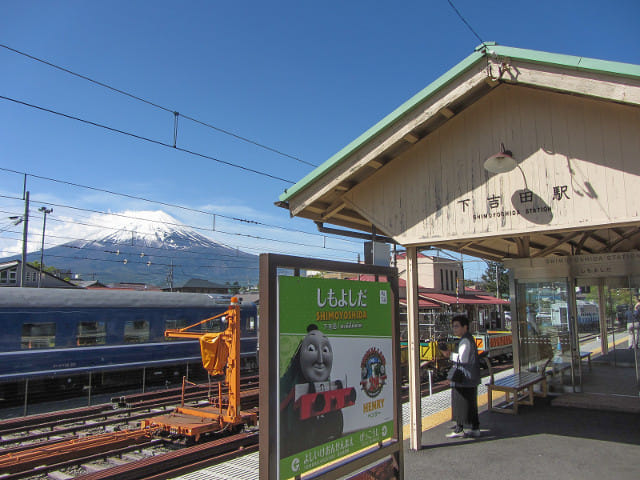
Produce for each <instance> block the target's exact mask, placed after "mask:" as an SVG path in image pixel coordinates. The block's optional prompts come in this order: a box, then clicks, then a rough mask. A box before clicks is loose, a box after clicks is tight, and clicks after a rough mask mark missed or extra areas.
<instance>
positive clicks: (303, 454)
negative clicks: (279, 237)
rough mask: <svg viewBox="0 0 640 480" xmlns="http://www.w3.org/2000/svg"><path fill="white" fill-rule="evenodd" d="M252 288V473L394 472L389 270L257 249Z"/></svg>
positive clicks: (394, 300) (399, 470) (396, 368)
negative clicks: (255, 448)
mask: <svg viewBox="0 0 640 480" xmlns="http://www.w3.org/2000/svg"><path fill="white" fill-rule="evenodd" d="M309 270H312V271H321V272H331V273H333V274H334V275H331V276H332V277H337V278H319V277H306V276H301V275H300V272H301V271H309ZM335 274H338V275H335ZM340 274H343V275H340ZM344 274H347V275H344ZM345 277H348V278H349V279H345ZM260 291H261V295H260V296H261V299H260V307H259V308H260V329H259V335H260V336H259V345H260V349H259V362H260V477H261V478H272V479H288V478H295V479H304V480H308V479H322V480H329V479H337V478H342V477H345V476H349V475H351V474H357V473H358V472H361V471H363V469H365V470H366V469H367V468H368V467H369V466H372V465H378V468H380V464H381V463H384V465H385V468H387V470H389V478H394V479H402V478H403V470H404V469H403V453H402V448H403V447H402V406H401V402H400V381H399V379H400V342H399V338H400V337H399V334H400V328H399V315H398V298H399V297H398V275H397V270H396V269H395V268H390V267H380V266H374V265H362V264H354V263H345V262H334V261H328V260H319V259H311V258H302V257H293V256H287V255H276V254H262V255H260Z"/></svg>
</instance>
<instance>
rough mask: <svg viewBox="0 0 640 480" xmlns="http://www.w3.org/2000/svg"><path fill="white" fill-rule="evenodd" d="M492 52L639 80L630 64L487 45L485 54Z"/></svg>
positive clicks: (638, 70)
mask: <svg viewBox="0 0 640 480" xmlns="http://www.w3.org/2000/svg"><path fill="white" fill-rule="evenodd" d="M492 52H495V54H496V55H498V56H500V57H508V58H517V59H519V60H525V61H529V62H532V63H542V64H547V65H557V66H559V67H563V68H570V69H571V68H572V69H575V70H584V71H589V72H602V73H606V74H608V75H617V76H621V77H631V78H640V65H634V64H631V63H622V62H612V61H609V60H598V59H595V58H585V57H576V56H573V55H563V54H561V53H548V52H540V51H538V50H527V49H524V48H515V47H505V46H502V45H489V46H488V52H487V53H488V54H489V55H491V54H492Z"/></svg>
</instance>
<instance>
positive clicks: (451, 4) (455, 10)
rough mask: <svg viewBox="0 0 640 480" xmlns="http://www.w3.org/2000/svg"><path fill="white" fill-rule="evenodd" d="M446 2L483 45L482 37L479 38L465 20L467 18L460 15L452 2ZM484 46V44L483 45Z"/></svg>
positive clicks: (448, 0) (449, 0)
mask: <svg viewBox="0 0 640 480" xmlns="http://www.w3.org/2000/svg"><path fill="white" fill-rule="evenodd" d="M447 2H449V5H450V6H451V8H452V9H453V11H454V12H456V15H458V17H459V18H460V20H462V21H463V22H464V24H465V25H466V26H467V28H468V29H469V30H471V33H473V34H474V35H475V36H476V38H477V39H478V40H480V43H481V44H482V45H485V43H484V40H482V38H480V35H478V34H477V33H476V31H475V30H474V29H473V27H472V26H471V25H470V24H469V22H467V20H466V19H465V18H464V17H463V16H462V14H461V13H460V11H459V10H458V9H457V8H456V6H455V5H454V4H453V2H452V1H451V0H447ZM485 46H486V45H485Z"/></svg>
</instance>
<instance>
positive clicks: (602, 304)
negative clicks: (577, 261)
mask: <svg viewBox="0 0 640 480" xmlns="http://www.w3.org/2000/svg"><path fill="white" fill-rule="evenodd" d="M604 287H605V284H604V278H601V279H599V280H598V315H599V316H600V349H601V350H602V355H606V354H607V353H609V332H608V330H607V325H608V323H609V319H608V318H607V303H606V302H607V298H606V296H605V291H604Z"/></svg>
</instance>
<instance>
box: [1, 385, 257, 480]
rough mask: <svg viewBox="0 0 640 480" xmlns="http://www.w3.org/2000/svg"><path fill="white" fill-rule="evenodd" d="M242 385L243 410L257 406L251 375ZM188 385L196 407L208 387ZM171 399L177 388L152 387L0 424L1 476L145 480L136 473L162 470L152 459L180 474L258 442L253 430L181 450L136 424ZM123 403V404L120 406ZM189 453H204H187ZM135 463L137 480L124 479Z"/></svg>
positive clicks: (175, 442) (170, 440)
mask: <svg viewBox="0 0 640 480" xmlns="http://www.w3.org/2000/svg"><path fill="white" fill-rule="evenodd" d="M243 384H244V385H245V388H244V389H243V390H242V392H241V399H242V405H243V409H244V410H250V409H256V410H257V405H258V388H256V385H257V378H253V379H250V380H246V381H244V382H243ZM246 386H248V387H251V388H246ZM192 390H194V391H192V392H191V394H192V395H190V396H191V398H192V402H190V403H191V406H198V405H199V404H202V403H203V402H202V400H203V399H206V398H209V395H210V393H211V391H210V389H209V388H208V387H205V388H201V389H192ZM214 391H216V392H217V389H215V390H214ZM225 397H226V392H225V391H222V399H223V403H224V401H225ZM176 403H178V404H179V403H180V397H179V396H178V397H177V398H176V395H175V392H172V391H169V392H164V395H163V394H162V393H158V392H154V393H152V394H144V395H131V396H128V397H119V398H118V401H117V402H116V403H114V404H102V405H95V406H93V407H86V408H80V409H73V410H68V411H61V412H53V413H49V414H41V415H33V416H30V417H24V418H15V419H10V420H4V421H0V473H2V474H4V475H2V476H1V478H2V480H11V479H18V478H30V479H31V478H34V479H35V478H38V479H39V478H45V477H46V478H59V479H68V478H76V477H78V476H82V477H83V478H84V477H85V476H87V475H98V474H99V475H98V476H97V477H95V478H114V479H115V478H116V477H117V478H118V480H123V479H124V478H143V477H142V476H140V475H143V474H144V475H148V474H150V473H149V472H158V471H161V468H160V467H159V466H154V465H155V463H161V464H164V467H162V468H164V469H165V470H166V468H170V469H172V470H176V472H179V471H183V470H185V469H188V468H189V465H191V466H193V465H199V464H202V465H204V464H203V461H202V459H203V458H207V462H208V463H207V464H212V463H211V462H213V463H215V462H216V461H224V460H225V459H228V458H233V457H234V456H237V455H239V454H243V453H247V452H248V451H252V450H251V449H252V448H254V447H253V446H254V445H257V433H256V434H255V435H252V434H250V433H247V434H244V436H243V435H242V434H241V435H240V436H234V437H233V438H231V437H220V436H219V435H212V436H211V438H214V439H215V440H213V441H212V442H208V443H207V444H206V445H207V446H203V445H196V446H194V447H185V446H184V445H183V444H182V443H181V442H180V441H179V440H176V439H173V438H159V437H156V436H154V433H155V432H153V431H152V430H141V429H140V420H142V419H143V418H149V417H152V416H157V415H158V414H159V413H168V412H170V411H171V410H173V406H174V405H175V404H176ZM207 403H208V402H207ZM121 404H122V405H129V406H126V407H121V406H119V405H121ZM217 437H219V438H217ZM245 437H246V438H245ZM247 439H248V440H247ZM227 443H228V444H229V445H227V446H225V445H226V444H227ZM255 448H257V446H256V447H255ZM247 449H248V450H247ZM192 451H193V452H201V454H204V455H205V456H199V457H198V455H197V454H194V455H195V456H190V455H191V454H190V453H189V452H192ZM176 455H177V457H179V458H190V459H191V460H185V461H184V462H181V461H180V460H179V459H177V458H174V456H176ZM218 457H219V458H218ZM149 458H153V459H152V460H150V459H149ZM216 458H218V460H216ZM136 465H138V466H139V467H140V468H138V467H136ZM112 468H120V470H114V471H113V476H112V477H110V476H108V475H107V474H104V473H101V472H102V471H103V470H110V469H112ZM136 468H138V473H136V475H137V476H135V477H132V476H130V475H132V473H131V472H129V473H126V474H123V472H125V471H127V472H128V471H129V470H135V469H136ZM100 475H107V476H105V477H102V476H100ZM89 478H91V477H89ZM159 478H160V477H159ZM164 478H166V477H164Z"/></svg>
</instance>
